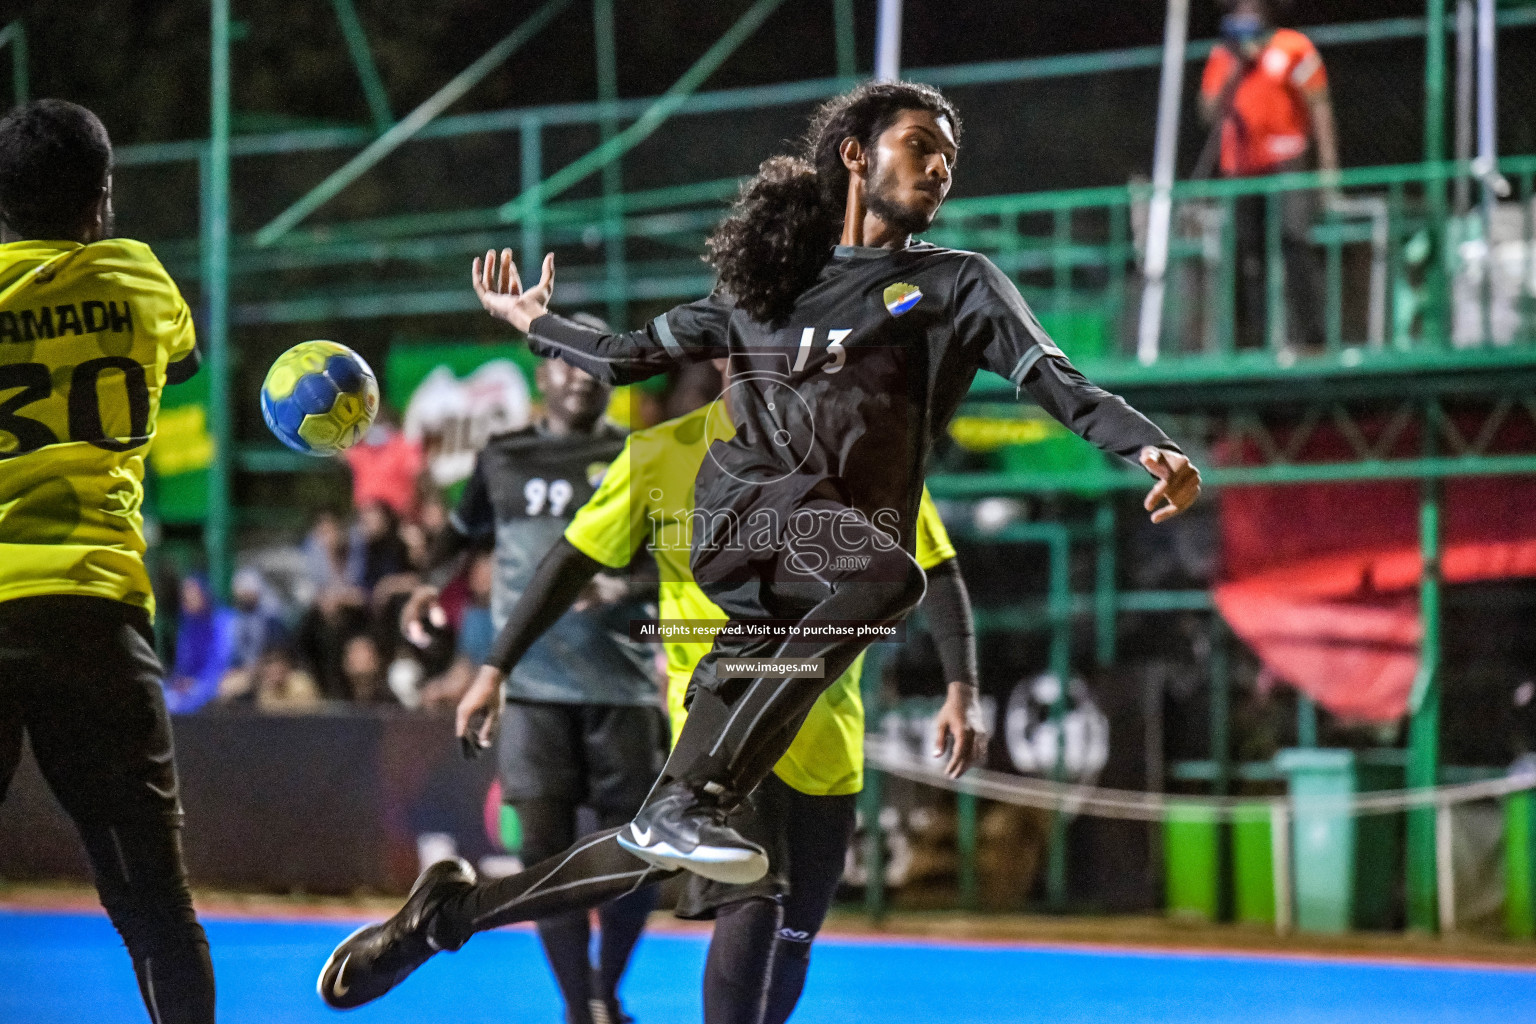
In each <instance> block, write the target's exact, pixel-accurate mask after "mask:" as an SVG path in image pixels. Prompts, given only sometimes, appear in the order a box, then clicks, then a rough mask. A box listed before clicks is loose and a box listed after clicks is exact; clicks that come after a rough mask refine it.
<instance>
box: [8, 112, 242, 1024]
mask: <svg viewBox="0 0 1536 1024" xmlns="http://www.w3.org/2000/svg"><path fill="white" fill-rule="evenodd" d="M111 236H112V145H111V142H110V141H109V139H108V137H107V132H106V129H105V128H104V127H103V126H102V124H101V122H100V121H99V120H98V119H97V118H96V116H95V115H94V114H92V113H91V112H90V111H89V110H86V109H85V108H84V107H79V106H76V105H75V104H72V103H66V102H63V101H61V100H38V101H36V102H33V103H31V104H28V105H27V106H24V107H20V108H17V109H15V110H12V111H11V112H10V113H9V114H7V115H6V116H5V117H4V118H3V119H0V662H3V663H4V665H5V670H4V672H3V673H0V794H3V792H4V789H5V787H6V786H7V785H8V784H9V782H10V778H11V775H12V773H13V772H14V771H15V768H16V764H17V761H18V759H19V757H20V751H21V740H22V736H23V734H25V735H26V736H27V737H28V739H29V740H30V741H31V745H32V751H33V753H34V755H35V756H36V758H37V762H38V766H39V767H40V768H41V769H42V773H43V777H44V778H45V779H47V781H48V784H49V786H50V787H51V788H52V789H53V792H54V795H55V796H56V797H58V800H59V803H60V804H62V805H63V807H64V809H65V810H66V811H67V812H68V813H69V815H70V817H72V818H73V819H74V821H75V824H76V826H77V827H78V828H79V830H80V836H81V838H82V839H83V840H84V843H85V848H86V852H87V854H88V855H89V856H90V860H91V866H92V868H93V870H94V873H95V878H96V888H97V891H98V892H99V893H100V895H101V902H102V905H103V906H104V907H105V908H106V910H107V913H108V914H109V915H110V916H111V918H112V923H113V924H114V925H116V927H117V930H118V932H119V933H121V935H122V937H123V942H124V944H125V945H126V946H127V947H128V952H129V955H130V956H131V957H132V958H133V965H134V971H135V973H136V975H137V976H138V982H139V991H140V993H141V994H142V995H143V997H144V1003H145V1006H146V1007H147V1008H148V1010H149V1015H150V1019H151V1020H153V1021H155V1022H156V1024H211V1022H212V1021H213V1019H214V1008H213V1002H214V999H213V968H212V965H211V963H210V961H209V957H208V940H207V938H206V937H205V936H204V934H203V929H202V926H201V925H199V924H198V922H197V917H196V914H195V913H194V911H193V908H192V896H191V893H190V892H189V891H188V889H187V876H186V868H185V865H184V864H183V860H182V852H181V802H180V798H179V796H178V793H177V782H176V769H175V764H174V762H173V760H172V748H171V730H170V722H169V719H168V718H167V717H166V711H165V699H164V696H163V694H162V691H161V678H162V677H163V675H164V671H163V669H162V668H161V665H160V661H159V659H158V658H157V657H156V656H155V651H154V647H153V646H152V644H151V638H152V634H151V631H150V624H151V616H152V615H153V614H154V598H153V597H152V595H151V591H150V585H149V576H148V574H147V573H146V572H145V569H144V519H143V514H142V512H141V509H140V506H141V504H142V503H143V498H144V485H143V482H144V456H145V453H146V452H147V451H148V449H149V445H150V442H151V441H152V440H153V439H154V434H155V415H156V412H157V411H158V409H159V406H160V392H161V389H162V388H164V387H165V385H166V384H167V383H177V382H179V381H181V380H185V379H186V378H187V377H190V376H191V375H192V373H193V372H195V371H196V369H197V351H196V349H195V348H194V341H195V337H194V332H193V327H192V315H191V312H190V311H189V310H188V309H187V304H186V303H185V302H184V301H183V300H182V298H181V294H180V293H179V292H178V291H177V290H176V285H175V284H174V283H173V282H172V281H171V279H170V276H169V275H168V274H166V272H165V268H164V267H162V266H161V265H160V262H159V260H157V259H156V258H155V255H154V253H152V252H151V251H150V249H149V247H148V246H146V245H144V244H143V243H141V242H133V241H128V240H126V239H118V238H113V237H111Z"/></svg>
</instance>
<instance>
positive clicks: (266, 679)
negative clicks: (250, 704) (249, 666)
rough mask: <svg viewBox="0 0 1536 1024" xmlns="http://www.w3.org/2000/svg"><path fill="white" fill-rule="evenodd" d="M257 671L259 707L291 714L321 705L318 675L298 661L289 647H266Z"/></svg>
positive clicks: (257, 665) (259, 659)
mask: <svg viewBox="0 0 1536 1024" xmlns="http://www.w3.org/2000/svg"><path fill="white" fill-rule="evenodd" d="M253 674H254V675H255V677H256V679H255V689H256V710H258V711H263V712H268V713H284V714H288V713H294V712H305V711H313V710H315V708H317V707H319V705H320V689H319V687H317V686H316V685H315V680H314V677H313V676H311V675H310V674H309V673H308V672H305V671H303V670H302V669H300V668H299V667H298V666H297V665H295V664H294V661H293V655H292V654H291V653H290V652H289V651H288V649H287V648H286V647H281V646H278V647H273V648H271V649H269V650H267V651H264V652H263V653H262V655H261V657H260V658H258V659H257V660H256V666H255V671H254V673H253Z"/></svg>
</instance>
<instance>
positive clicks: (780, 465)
mask: <svg viewBox="0 0 1536 1024" xmlns="http://www.w3.org/2000/svg"><path fill="white" fill-rule="evenodd" d="M959 141H960V119H959V116H958V115H957V113H956V111H955V109H954V107H953V106H952V105H951V104H950V102H949V101H948V100H947V99H945V98H944V97H943V96H942V95H941V94H940V93H939V92H938V91H937V90H934V89H932V88H929V87H926V86H921V85H914V84H909V83H870V84H866V85H862V86H860V87H858V88H857V89H855V90H853V91H852V92H850V93H848V94H846V95H844V96H841V97H838V98H836V99H834V100H831V101H829V102H828V103H826V104H824V105H823V106H822V108H821V109H820V110H819V111H818V112H817V115H816V117H815V118H814V119H813V121H812V124H811V127H810V130H809V132H808V133H807V138H806V143H805V147H804V156H803V157H800V158H791V157H776V158H774V159H771V160H769V161H767V162H765V163H764V164H763V166H762V168H761V169H760V171H759V173H758V175H757V176H756V177H755V178H753V179H752V180H751V181H750V182H748V183H747V184H746V185H745V186H744V188H743V190H742V193H741V196H740V198H739V199H738V201H737V204H736V207H735V209H734V210H733V211H732V214H731V216H730V217H728V218H727V219H726V220H725V221H724V222H723V223H722V224H721V226H720V227H719V229H718V230H717V231H716V232H715V234H714V236H713V237H712V238H711V239H710V261H711V263H712V264H713V265H714V267H715V269H716V271H717V273H718V275H719V287H718V288H717V289H716V292H715V294H713V295H711V296H710V297H708V298H706V299H702V300H700V301H698V302H694V303H691V304H688V305H685V306H679V307H677V308H675V309H673V310H670V311H669V312H667V313H665V314H663V315H662V316H659V317H657V318H656V319H655V320H654V321H653V322H652V323H650V324H648V325H647V326H646V327H645V328H644V329H642V330H638V331H631V332H628V333H624V334H610V333H605V332H601V331H596V330H592V329H590V328H586V327H583V326H581V325H579V324H576V323H573V322H572V321H569V320H566V319H564V318H562V317H559V316H556V315H554V314H551V313H550V312H549V311H548V302H549V298H550V294H551V292H552V290H553V285H554V259H553V257H552V256H549V257H546V258H545V260H544V266H543V272H542V275H541V277H540V280H539V282H538V284H537V285H535V286H533V287H531V288H527V289H524V287H523V285H522V282H521V280H520V277H519V275H518V272H517V268H516V267H515V266H514V265H513V263H512V257H511V252H510V251H504V252H503V253H502V254H501V257H500V259H499V260H498V259H497V258H496V256H495V254H494V253H487V255H486V259H485V260H484V261H483V262H482V261H480V260H476V261H475V266H474V270H473V274H474V285H475V289H476V292H477V293H478V294H479V296H480V300H481V303H482V304H483V305H484V306H485V308H486V309H487V310H488V311H489V312H491V313H492V315H494V316H496V317H498V318H500V319H503V320H506V321H507V322H508V323H510V324H511V325H512V326H513V327H515V328H517V329H518V330H520V331H524V332H526V333H527V335H528V340H529V346H530V348H532V349H533V350H534V351H535V352H537V353H538V354H540V355H545V356H554V357H558V358H560V359H563V360H565V361H567V362H570V363H571V364H573V365H576V366H580V367H581V368H583V369H585V370H587V371H588V372H589V373H592V374H593V375H594V376H596V377H598V378H599V379H602V380H606V381H612V382H615V383H623V382H629V381H635V380H640V379H644V378H646V377H649V376H652V375H654V374H657V373H660V372H662V371H664V370H666V369H667V368H669V367H670V366H673V365H675V364H677V363H679V362H686V361H693V360H700V359H713V358H728V359H729V360H730V361H731V374H732V382H733V383H732V395H731V403H730V404H731V408H732V410H733V415H734V418H735V420H736V434H735V436H734V438H732V439H731V440H730V441H726V442H719V441H717V442H715V444H714V446H713V447H712V449H711V451H710V458H709V459H708V460H706V462H705V464H704V466H703V468H702V469H701V470H700V472H699V476H698V479H697V482H696V485H695V504H696V506H697V508H698V509H700V510H705V511H707V512H708V513H709V518H708V520H707V523H708V528H704V529H700V528H697V527H696V528H695V532H694V539H693V556H692V567H693V572H694V576H695V578H696V579H697V581H698V582H699V584H700V585H701V586H702V587H703V588H704V590H705V593H706V594H707V595H708V596H709V597H710V599H711V600H713V601H714V602H715V603H716V604H717V605H719V606H720V607H721V608H722V609H724V610H725V611H726V613H727V614H729V615H730V616H731V617H732V619H733V620H734V621H737V622H745V623H750V622H752V621H753V620H764V619H785V618H789V619H794V620H797V621H798V623H799V626H800V630H801V631H800V634H799V637H800V638H798V639H772V638H770V639H754V640H734V639H725V638H723V636H724V634H722V638H717V640H716V643H715V647H714V649H713V650H712V651H711V653H710V655H709V656H707V657H706V658H705V659H704V660H703V661H702V662H701V663H700V665H699V667H698V669H697V670H696V672H695V674H694V678H693V682H692V689H693V690H694V697H693V702H692V706H691V710H690V714H689V718H688V723H687V726H686V727H685V728H684V730H683V732H682V734H681V736H680V737H679V738H678V741H677V743H676V745H675V747H674V749H673V752H672V756H671V757H670V758H669V760H668V762H667V766H666V768H665V769H664V771H663V772H662V775H661V778H660V779H659V780H658V781H657V784H656V786H655V788H654V789H653V790H652V793H651V796H650V798H649V799H648V801H647V803H646V806H645V807H644V808H643V809H642V810H641V812H640V813H639V814H638V815H637V816H636V818H635V820H634V821H633V822H632V823H631V824H630V825H628V826H626V827H624V828H621V829H618V830H614V831H610V832H607V833H600V834H598V835H594V836H591V837H589V838H588V839H586V840H583V841H582V842H581V843H578V844H577V845H575V846H573V847H572V848H571V849H570V850H568V851H566V852H565V853H564V854H561V855H559V856H557V857H553V858H550V859H549V860H548V861H545V862H543V863H540V864H535V865H533V866H532V867H530V868H529V869H528V870H526V871H524V872H522V873H520V874H518V875H513V876H511V877H509V878H504V879H500V880H498V881H495V882H490V883H485V884H475V880H474V877H473V874H472V872H471V871H470V870H469V869H468V866H467V865H464V864H462V863H455V862H444V863H442V864H439V865H435V866H434V867H432V868H429V869H428V871H427V872H425V873H424V874H423V877H422V878H421V879H420V880H418V882H417V886H416V889H415V890H414V891H413V893H412V895H411V897H410V899H408V900H407V902H406V905H405V906H404V907H403V908H402V909H401V910H400V912H399V913H397V914H396V915H395V916H394V917H393V918H391V919H390V920H389V921H387V922H385V923H384V924H383V925H379V926H374V927H372V928H368V929H364V930H363V931H361V932H358V933H357V934H356V935H354V936H352V937H351V938H349V939H348V940H347V941H346V942H344V943H342V945H341V946H339V947H338V948H337V950H336V951H335V953H333V954H332V956H331V959H330V960H329V961H328V962H327V963H326V965H325V967H324V968H323V969H322V973H321V977H320V990H321V994H322V996H323V997H324V998H325V999H326V1001H327V1002H329V1003H330V1004H331V1005H333V1006H338V1007H348V1006H355V1005H360V1004H361V1003H363V1002H367V1001H369V1000H371V999H374V998H377V997H378V996H379V995H382V994H383V993H384V992H386V991H388V990H389V989H390V988H392V987H393V986H394V985H396V984H398V983H399V981H400V980H402V979H403V978H404V977H405V976H406V975H407V974H409V973H410V972H411V971H412V970H414V969H415V968H416V967H417V966H419V965H420V964H421V963H422V962H424V961H425V960H426V959H427V958H428V957H430V956H431V955H432V954H433V953H434V952H436V951H438V950H442V949H457V948H458V947H459V946H461V945H462V944H463V943H464V942H465V941H467V940H468V938H469V937H470V936H471V935H472V934H474V933H475V932H478V931H483V930H485V929H487V928H493V927H496V926H498V925H502V924H507V923H510V922H513V921H521V920H529V919H532V918H536V917H539V916H543V915H545V914H548V913H550V912H551V911H552V910H559V911H563V910H567V909H570V908H573V907H579V906H592V905H595V904H597V903H598V902H601V901H602V900H605V899H609V898H611V897H612V896H614V895H615V894H617V893H623V892H625V891H627V890H629V889H630V888H633V887H638V886H641V885H645V884H649V883H650V882H653V881H655V880H657V879H659V878H660V877H663V876H664V875H665V874H667V873H669V872H671V871H675V870H678V869H685V870H689V871H693V872H695V873H697V874H701V875H704V876H705V877H708V878H713V879H716V880H719V881H726V882H747V881H751V880H753V879H755V878H756V877H759V876H760V875H761V874H762V873H763V871H764V870H765V868H766V864H767V861H766V858H765V856H764V854H763V851H762V850H761V848H760V847H758V846H756V845H755V844H753V843H750V842H748V841H746V840H744V839H743V838H742V837H741V836H739V835H737V834H736V833H735V832H734V831H732V830H731V829H730V828H729V827H728V826H727V825H726V824H725V813H726V812H727V811H728V810H729V809H730V808H731V807H732V806H734V805H735V803H736V802H737V801H739V800H740V799H741V798H742V797H743V796H744V795H745V794H747V793H749V792H750V791H751V790H752V789H753V787H755V786H756V785H757V783H758V782H759V781H760V780H761V779H762V778H763V776H764V775H765V774H766V773H767V772H768V771H769V770H770V769H771V767H772V766H773V764H774V763H775V762H776V761H777V760H778V759H779V757H780V755H782V754H783V752H784V750H785V749H786V748H787V747H788V745H789V743H790V742H791V741H792V740H793V738H794V736H795V733H796V731H797V730H798V729H799V726H800V723H801V722H802V721H803V720H804V718H805V715H806V713H807V711H808V710H809V709H810V707H811V705H812V704H813V703H814V702H815V700H816V698H817V696H818V695H819V694H820V693H821V691H822V689H823V688H824V687H825V685H827V683H828V682H829V681H831V680H835V679H836V678H837V677H838V676H840V675H841V674H842V673H843V672H844V671H845V670H846V669H847V668H848V666H849V665H850V664H851V663H852V661H853V660H854V658H855V657H857V655H858V654H859V652H860V651H862V650H863V649H864V648H865V647H866V646H867V645H868V643H869V642H870V639H869V637H867V636H864V637H859V636H848V635H846V634H844V633H841V632H837V631H836V630H837V628H838V627H839V626H841V625H842V624H846V623H850V622H854V623H866V624H871V625H875V624H884V623H891V622H896V621H899V620H900V619H901V618H902V617H904V616H905V615H906V614H907V612H909V611H910V610H911V608H912V607H913V606H914V605H915V604H916V603H917V602H918V600H919V599H920V598H921V597H922V593H923V588H924V579H923V573H922V570H921V569H919V568H918V566H917V565H916V563H915V562H914V561H913V558H912V555H911V551H912V542H913V529H914V526H915V522H916V512H917V505H918V499H919V497H920V495H921V491H922V483H923V476H924V473H925V470H926V466H927V458H928V454H929V451H930V449H931V447H932V445H933V442H934V440H935V439H936V438H937V437H938V436H939V435H940V434H941V432H942V431H943V430H944V428H945V426H946V425H947V423H948V422H949V419H950V417H951V416H952V415H953V414H954V412H955V410H956V408H957V407H958V406H959V404H960V402H961V401H962V399H963V398H964V396H965V393H966V391H967V390H968V388H969V387H970V384H971V381H972V379H973V378H974V376H975V374H976V371H977V370H978V369H980V368H982V367H986V368H988V369H991V370H993V371H995V372H997V373H999V374H1001V375H1002V376H1004V377H1006V378H1008V379H1009V380H1010V381H1011V382H1013V384H1014V385H1015V386H1017V387H1018V388H1019V389H1020V390H1021V391H1027V392H1028V393H1029V395H1030V397H1031V398H1032V399H1033V400H1034V401H1035V402H1037V403H1038V404H1039V405H1040V406H1041V407H1042V408H1044V409H1045V410H1046V411H1047V412H1049V413H1051V414H1052V415H1053V416H1055V417H1056V418H1057V419H1059V420H1060V421H1061V422H1063V423H1064V424H1066V425H1067V426H1068V427H1069V428H1071V429H1072V430H1073V431H1075V432H1076V433H1078V434H1079V435H1081V436H1082V437H1084V438H1086V439H1087V440H1089V441H1092V442H1093V443H1094V444H1096V445H1098V446H1099V447H1100V448H1102V449H1104V450H1105V451H1109V452H1112V453H1114V454H1116V455H1119V456H1121V457H1122V458H1125V459H1128V460H1134V461H1137V462H1139V463H1140V464H1141V465H1142V466H1143V467H1144V468H1145V469H1146V470H1147V471H1148V472H1149V473H1150V474H1152V476H1154V477H1155V478H1156V481H1155V483H1154V484H1153V486H1152V488H1151V490H1150V491H1149V492H1148V494H1147V497H1146V501H1145V506H1146V508H1147V510H1148V511H1149V512H1151V513H1152V519H1153V521H1154V522H1163V521H1165V520H1167V519H1168V518H1170V517H1172V516H1174V515H1177V514H1178V513H1179V512H1181V511H1183V510H1184V509H1185V508H1187V507H1188V506H1189V505H1190V504H1191V503H1193V501H1194V500H1195V498H1196V496H1197V495H1198V494H1199V490H1200V475H1199V473H1198V471H1197V470H1196V469H1195V467H1194V466H1193V465H1192V464H1191V463H1190V462H1189V460H1188V459H1187V458H1186V457H1185V456H1184V455H1183V454H1182V453H1181V452H1180V451H1179V449H1178V448H1177V446H1175V445H1174V444H1173V443H1172V442H1171V441H1170V440H1169V439H1168V437H1167V436H1166V435H1165V434H1164V433H1163V432H1162V431H1161V430H1160V429H1158V428H1157V427H1156V426H1155V425H1154V424H1153V423H1151V422H1150V421H1149V420H1147V419H1146V418H1145V417H1143V416H1142V415H1141V414H1140V413H1137V412H1136V411H1135V410H1134V409H1132V408H1130V407H1129V406H1128V405H1127V404H1126V403H1125V402H1124V401H1123V400H1121V399H1120V398H1118V397H1116V396H1114V395H1111V394H1109V393H1107V392H1105V391H1103V390H1101V389H1099V388H1097V387H1095V386H1094V385H1092V384H1091V383H1089V382H1088V381H1087V380H1086V379H1084V378H1083V377H1082V375H1081V374H1079V373H1078V372H1077V370H1076V369H1075V368H1073V366H1072V364H1071V363H1070V362H1069V361H1068V360H1067V359H1066V357H1065V356H1064V355H1063V354H1062V352H1061V350H1060V349H1059V348H1057V347H1056V346H1055V345H1054V344H1053V343H1052V342H1051V340H1050V338H1049V336H1048V335H1047V334H1046V333H1045V331H1044V330H1043V329H1042V328H1041V327H1040V324H1039V323H1038V321H1036V319H1035V317H1034V315H1033V314H1032V313H1031V312H1030V310H1029V308H1028V306H1026V305H1025V303H1024V300H1023V299H1022V298H1021V297H1020V295H1019V293H1018V290H1017V289H1016V288H1015V287H1014V285H1013V284H1012V282H1011V281H1009V280H1008V278H1007V277H1006V276H1005V275H1004V274H1003V273H1002V272H1001V271H999V270H998V269H997V268H996V267H995V266H993V265H992V263H991V262H989V261H988V260H987V259H986V258H985V257H983V256H980V255H978V254H976V253H970V252H963V251H958V250H952V249H943V248H939V247H937V246H932V245H928V244H926V243H923V242H918V241H915V240H914V239H913V238H912V235H913V233H914V232H918V231H922V230H925V229H926V228H927V227H928V226H929V225H930V224H931V223H932V221H933V217H934V215H935V214H936V213H937V212H938V209H939V206H940V204H942V203H943V201H944V198H945V196H946V195H947V194H948V192H949V188H950V184H951V181H952V178H951V175H952V173H953V169H954V164H955V160H956V157H957V155H958V151H959ZM560 585H561V583H560V581H559V580H555V579H544V578H542V577H541V576H540V575H536V576H535V578H534V579H533V580H532V581H530V584H529V593H534V592H536V591H537V590H538V589H539V588H546V589H557V588H558V587H559V586H560ZM542 603H544V602H540V601H526V602H525V604H527V605H528V606H529V607H537V606H538V605H540V604H542ZM555 603H556V604H558V602H555ZM764 657H780V658H794V659H820V660H821V661H822V663H823V666H824V671H823V675H822V678H820V679H802V678H789V679H779V678H771V677H762V678H756V679H751V678H748V679H741V678H731V677H729V676H728V675H727V674H726V673H723V672H721V671H719V668H720V663H721V660H722V659H724V658H764ZM961 742H964V737H963V734H962V737H961Z"/></svg>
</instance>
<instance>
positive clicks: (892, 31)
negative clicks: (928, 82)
mask: <svg viewBox="0 0 1536 1024" xmlns="http://www.w3.org/2000/svg"><path fill="white" fill-rule="evenodd" d="M901 3H902V0H880V14H879V18H878V20H877V21H876V23H875V79H876V81H880V82H894V81H896V80H897V79H898V78H900V77H901Z"/></svg>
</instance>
